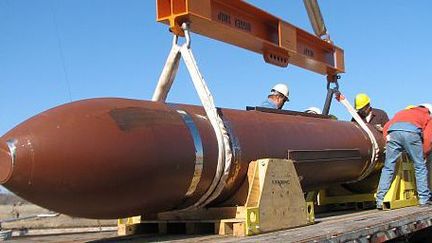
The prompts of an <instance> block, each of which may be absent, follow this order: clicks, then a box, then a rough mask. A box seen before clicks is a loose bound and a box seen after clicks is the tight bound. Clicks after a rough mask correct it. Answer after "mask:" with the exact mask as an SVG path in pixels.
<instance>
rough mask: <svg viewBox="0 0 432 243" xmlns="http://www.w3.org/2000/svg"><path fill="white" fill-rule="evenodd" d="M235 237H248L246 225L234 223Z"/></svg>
mask: <svg viewBox="0 0 432 243" xmlns="http://www.w3.org/2000/svg"><path fill="white" fill-rule="evenodd" d="M233 235H234V236H246V230H245V223H244V222H241V223H234V224H233Z"/></svg>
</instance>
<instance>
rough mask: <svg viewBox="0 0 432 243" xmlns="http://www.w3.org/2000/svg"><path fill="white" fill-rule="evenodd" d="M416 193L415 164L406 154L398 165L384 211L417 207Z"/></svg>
mask: <svg viewBox="0 0 432 243" xmlns="http://www.w3.org/2000/svg"><path fill="white" fill-rule="evenodd" d="M416 191H417V189H416V183H415V175H414V164H413V163H412V162H411V161H410V160H409V159H408V156H407V155H405V154H404V155H403V156H401V159H399V161H398V162H397V164H396V172H395V178H394V180H393V182H392V184H391V186H390V189H389V191H388V192H387V194H386V195H385V197H384V201H383V210H391V209H397V208H403V207H409V206H415V205H417V204H418V197H417V194H416Z"/></svg>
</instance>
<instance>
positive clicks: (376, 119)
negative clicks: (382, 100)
mask: <svg viewBox="0 0 432 243" xmlns="http://www.w3.org/2000/svg"><path fill="white" fill-rule="evenodd" d="M370 103H371V99H370V98H369V96H368V95H367V94H364V93H360V94H357V95H356V97H355V100H354V106H355V109H356V110H357V114H358V115H359V116H360V117H361V119H362V120H363V121H364V122H365V123H368V124H371V125H373V126H374V127H375V128H376V129H377V130H378V131H380V132H382V130H383V127H384V125H385V124H386V123H387V122H388V121H389V118H388V115H387V113H386V112H385V111H383V110H381V109H377V108H372V107H371V104H370ZM352 121H355V120H354V119H352Z"/></svg>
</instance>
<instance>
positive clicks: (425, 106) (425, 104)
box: [418, 103, 432, 114]
mask: <svg viewBox="0 0 432 243" xmlns="http://www.w3.org/2000/svg"><path fill="white" fill-rule="evenodd" d="M418 106H423V107H424V108H427V109H428V110H429V113H430V114H432V104H430V103H423V104H420V105H418Z"/></svg>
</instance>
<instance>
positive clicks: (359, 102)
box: [354, 93, 370, 110]
mask: <svg viewBox="0 0 432 243" xmlns="http://www.w3.org/2000/svg"><path fill="white" fill-rule="evenodd" d="M369 103H370V98H369V96H367V94H364V93H361V94H358V95H356V97H355V100H354V105H355V108H356V110H360V109H361V108H363V107H365V106H366V105H368V104H369Z"/></svg>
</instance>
